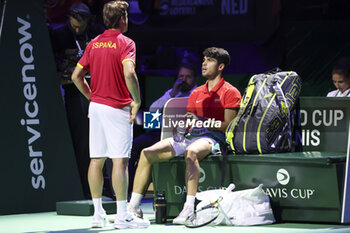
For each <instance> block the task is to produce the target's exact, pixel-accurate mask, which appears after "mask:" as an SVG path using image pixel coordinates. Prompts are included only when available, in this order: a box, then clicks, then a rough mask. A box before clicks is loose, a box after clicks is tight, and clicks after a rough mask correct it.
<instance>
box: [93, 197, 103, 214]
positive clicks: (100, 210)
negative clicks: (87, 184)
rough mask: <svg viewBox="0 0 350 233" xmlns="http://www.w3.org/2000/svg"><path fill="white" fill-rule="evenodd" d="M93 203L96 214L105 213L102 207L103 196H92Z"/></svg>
mask: <svg viewBox="0 0 350 233" xmlns="http://www.w3.org/2000/svg"><path fill="white" fill-rule="evenodd" d="M92 203H93V204H94V214H97V213H98V214H104V213H105V211H104V209H103V207H102V198H101V197H100V198H92Z"/></svg>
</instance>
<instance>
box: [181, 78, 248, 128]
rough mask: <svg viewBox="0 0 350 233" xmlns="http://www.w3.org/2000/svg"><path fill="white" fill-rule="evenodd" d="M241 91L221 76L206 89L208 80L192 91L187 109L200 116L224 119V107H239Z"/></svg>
mask: <svg viewBox="0 0 350 233" xmlns="http://www.w3.org/2000/svg"><path fill="white" fill-rule="evenodd" d="M241 98H242V97H241V93H240V92H239V91H238V90H237V88H235V87H234V86H232V85H231V84H229V83H228V82H226V81H225V80H224V79H223V78H221V79H220V81H219V82H218V83H217V84H216V85H215V87H213V88H212V89H211V90H210V91H208V81H207V82H206V83H205V84H204V85H202V86H199V87H197V88H196V89H195V90H193V91H192V93H191V95H190V97H189V100H188V104H187V111H188V112H192V113H194V114H196V115H197V116H200V117H205V118H214V119H215V120H220V121H224V120H225V109H226V108H239V105H240V103H241Z"/></svg>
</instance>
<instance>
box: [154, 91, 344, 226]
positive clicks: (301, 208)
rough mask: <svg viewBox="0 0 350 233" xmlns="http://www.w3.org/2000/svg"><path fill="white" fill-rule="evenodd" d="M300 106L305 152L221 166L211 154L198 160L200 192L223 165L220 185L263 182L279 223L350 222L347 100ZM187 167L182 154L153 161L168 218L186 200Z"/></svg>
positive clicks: (215, 180) (213, 184) (215, 181)
mask: <svg viewBox="0 0 350 233" xmlns="http://www.w3.org/2000/svg"><path fill="white" fill-rule="evenodd" d="M182 101H183V100H182ZM300 105H301V124H302V135H301V136H302V141H303V151H304V152H294V153H283V154H265V155H236V156H234V155H229V156H228V159H227V162H226V164H225V165H224V167H223V158H222V157H221V156H212V155H211V156H209V157H208V158H206V159H204V160H202V161H201V162H200V165H201V177H200V180H199V187H198V191H204V190H207V189H217V188H220V187H221V183H222V179H223V178H222V174H223V173H222V170H223V168H224V169H225V176H224V179H223V180H224V186H228V184H229V183H231V182H232V183H234V184H235V185H236V190H241V189H247V188H254V187H256V186H258V185H259V184H263V185H264V190H265V192H266V193H267V194H268V195H269V196H270V200H271V205H272V209H273V211H274V215H275V218H276V220H277V221H278V222H329V223H348V222H350V221H349V218H348V215H349V210H348V207H347V205H348V204H347V202H346V201H345V199H346V198H345V199H344V197H346V194H345V191H346V185H345V183H346V182H347V179H346V176H347V172H346V170H347V163H346V158H347V154H348V153H347V150H348V148H347V145H348V134H349V116H350V99H347V98H323V97H302V98H301V99H300ZM171 109H175V110H176V111H180V112H181V111H184V110H180V108H179V107H178V106H177V107H175V108H173V107H171ZM175 110H173V111H175ZM166 114H167V112H166V110H164V114H163V117H166ZM170 114H173V113H171V112H170ZM162 136H163V137H164V135H162ZM185 166H186V165H185V161H184V160H183V159H181V158H175V159H172V160H170V161H168V162H162V163H157V164H154V165H153V170H152V175H153V185H154V190H155V193H156V192H157V191H159V192H162V191H165V193H166V200H167V203H168V205H167V214H168V216H169V217H175V216H177V215H178V214H179V212H180V211H181V209H182V207H183V203H184V201H185V197H186V186H185ZM349 195H350V194H348V196H349Z"/></svg>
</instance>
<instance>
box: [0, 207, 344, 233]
mask: <svg viewBox="0 0 350 233" xmlns="http://www.w3.org/2000/svg"><path fill="white" fill-rule="evenodd" d="M141 207H142V209H143V211H144V216H145V218H148V219H149V220H150V221H151V226H150V227H149V228H147V229H125V230H117V229H114V228H113V225H112V224H110V225H107V226H106V227H104V228H101V229H91V228H90V224H91V220H92V217H91V216H68V215H57V213H56V212H45V213H33V214H15V215H3V216H0V232H1V233H19V232H39V233H46V232H67V233H68V232H73V233H83V232H91V233H93V232H106V233H107V232H118V231H119V232H120V231H127V232H143V233H147V232H149V233H180V232H201V233H213V231H215V232H236V233H290V232H297V233H299V232H300V233H302V232H308V233H321V232H337V233H338V232H342V233H343V232H344V233H345V232H350V225H331V224H322V223H319V224H306V223H280V224H272V225H265V226H204V227H200V228H196V229H192V228H191V229H190V228H186V227H185V226H181V225H173V224H172V223H171V221H169V222H168V223H167V224H156V223H155V217H154V212H153V207H152V203H151V202H145V203H143V204H142V206H141ZM109 217H110V218H113V215H110V216H109Z"/></svg>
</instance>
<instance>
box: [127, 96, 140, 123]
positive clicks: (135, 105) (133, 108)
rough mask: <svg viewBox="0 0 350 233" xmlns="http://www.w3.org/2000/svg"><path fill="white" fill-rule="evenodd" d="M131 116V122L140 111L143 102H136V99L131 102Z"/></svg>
mask: <svg viewBox="0 0 350 233" xmlns="http://www.w3.org/2000/svg"><path fill="white" fill-rule="evenodd" d="M130 107H131V108H130V118H129V123H130V124H131V123H132V122H133V121H134V120H135V118H136V115H137V112H138V111H139V109H140V107H141V103H136V102H135V101H133V102H131V104H130Z"/></svg>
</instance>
